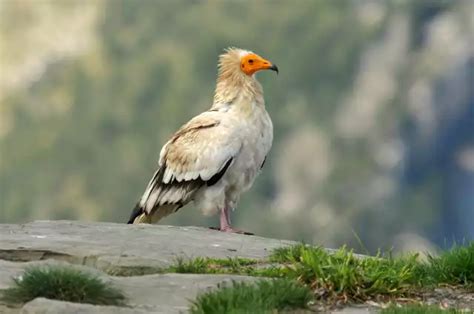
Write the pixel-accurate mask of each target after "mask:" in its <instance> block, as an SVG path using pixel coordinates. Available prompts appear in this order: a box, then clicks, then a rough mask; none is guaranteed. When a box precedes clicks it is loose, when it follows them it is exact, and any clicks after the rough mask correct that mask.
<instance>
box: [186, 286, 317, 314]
mask: <svg viewBox="0 0 474 314" xmlns="http://www.w3.org/2000/svg"><path fill="white" fill-rule="evenodd" d="M311 299H312V293H311V291H310V289H309V288H307V287H305V286H303V285H301V284H299V283H297V282H294V281H289V280H282V279H276V280H262V281H259V282H257V283H255V284H249V283H236V282H234V283H233V284H232V286H224V287H220V289H218V290H214V291H211V292H207V293H205V294H202V295H200V296H198V297H197V299H196V301H194V302H193V305H192V308H191V313H193V314H204V313H205V314H214V313H215V314H220V313H256V314H258V313H269V312H275V311H279V310H290V309H303V308H306V307H307V305H308V302H310V301H311Z"/></svg>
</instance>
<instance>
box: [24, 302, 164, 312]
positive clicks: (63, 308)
mask: <svg viewBox="0 0 474 314" xmlns="http://www.w3.org/2000/svg"><path fill="white" fill-rule="evenodd" d="M163 310H164V311H166V309H165V308H164V309H163ZM64 313H71V314H82V313H83V314H89V313H91V314H94V313H97V314H144V313H151V312H150V311H149V310H146V309H136V308H129V307H118V306H98V305H91V304H79V303H72V302H62V301H56V300H49V299H44V298H36V299H34V300H33V301H30V302H28V303H26V304H25V305H24V306H23V307H22V309H21V311H20V314H64ZM155 313H160V312H155ZM161 313H165V312H161Z"/></svg>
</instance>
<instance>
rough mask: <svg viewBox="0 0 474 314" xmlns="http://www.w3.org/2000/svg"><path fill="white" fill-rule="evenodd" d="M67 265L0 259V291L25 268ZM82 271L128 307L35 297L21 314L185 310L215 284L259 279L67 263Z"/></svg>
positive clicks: (49, 261) (2, 309)
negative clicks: (131, 272)
mask: <svg viewBox="0 0 474 314" xmlns="http://www.w3.org/2000/svg"><path fill="white" fill-rule="evenodd" d="M33 265H34V266H48V265H63V266H64V265H68V264H67V263H66V262H61V261H53V260H48V261H36V262H25V263H18V262H8V261H0V275H1V276H0V290H2V289H6V288H8V287H9V286H11V284H12V278H13V277H17V276H19V275H21V274H22V273H23V271H24V270H25V269H26V268H27V267H31V266H33ZM69 266H70V267H75V268H78V269H80V270H82V271H87V272H93V273H95V274H96V275H98V276H99V277H101V278H102V279H103V280H104V281H108V282H110V283H111V284H112V285H113V286H115V287H117V288H119V289H120V290H121V291H122V292H123V293H124V294H125V296H126V297H127V300H126V303H127V305H128V306H130V307H129V308H119V307H112V306H93V305H87V304H77V303H70V302H59V301H53V300H46V299H37V300H33V301H31V302H29V303H27V304H25V305H24V306H23V307H22V308H21V311H20V313H114V312H117V313H183V312H187V310H188V308H189V306H190V300H193V299H195V298H196V296H197V295H198V294H199V293H203V292H206V291H209V290H210V289H213V288H216V287H217V285H218V284H230V282H231V281H249V282H252V281H255V280H258V278H255V277H247V276H238V275H208V274H202V275H198V274H156V275H144V276H134V277H114V276H109V275H107V274H105V273H103V272H100V271H98V270H96V269H94V268H91V267H88V266H82V265H69ZM2 306H3V305H2V304H0V313H3V312H11V313H14V312H15V313H18V311H19V309H11V308H10V309H8V308H7V307H5V306H3V307H2Z"/></svg>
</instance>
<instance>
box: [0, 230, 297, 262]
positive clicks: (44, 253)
mask: <svg viewBox="0 0 474 314" xmlns="http://www.w3.org/2000/svg"><path fill="white" fill-rule="evenodd" d="M293 243H295V242H292V241H285V240H275V239H267V238H262V237H257V236H248V235H239V234H227V233H222V232H219V231H214V230H209V229H205V228H197V227H174V226H162V225H127V224H115V223H97V222H76V221H36V222H33V223H28V224H23V225H14V224H11V225H9V224H0V260H1V259H3V260H10V261H23V262H24V261H35V260H47V259H54V260H62V261H66V262H69V263H73V264H82V265H88V266H92V267H96V268H98V269H107V268H108V267H111V266H120V267H165V266H168V265H170V264H172V263H174V262H175V260H176V258H177V257H189V258H192V257H197V256H208V257H215V258H226V257H235V256H240V257H247V258H264V257H267V256H268V254H269V253H270V252H271V250H272V249H274V248H277V247H282V246H285V245H290V244H293Z"/></svg>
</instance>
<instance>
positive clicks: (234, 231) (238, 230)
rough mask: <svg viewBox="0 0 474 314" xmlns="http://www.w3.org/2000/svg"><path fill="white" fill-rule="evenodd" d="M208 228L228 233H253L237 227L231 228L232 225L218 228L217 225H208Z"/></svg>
mask: <svg viewBox="0 0 474 314" xmlns="http://www.w3.org/2000/svg"><path fill="white" fill-rule="evenodd" d="M209 229H212V230H217V231H220V232H229V233H237V234H245V235H254V233H252V232H247V231H244V230H240V229H237V228H232V227H224V228H219V227H209Z"/></svg>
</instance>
